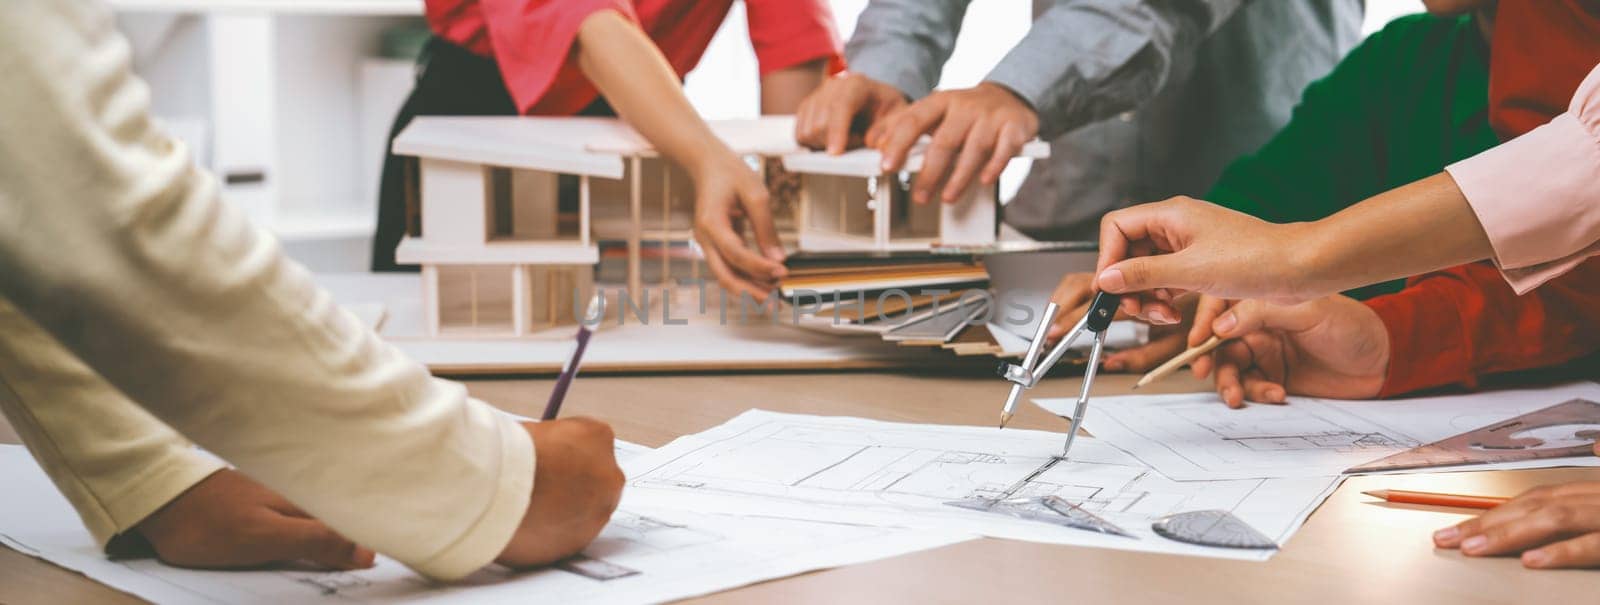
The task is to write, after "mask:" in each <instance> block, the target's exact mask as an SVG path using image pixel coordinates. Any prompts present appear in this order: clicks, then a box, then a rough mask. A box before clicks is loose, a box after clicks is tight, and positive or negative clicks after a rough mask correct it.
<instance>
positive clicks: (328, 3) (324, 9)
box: [110, 0, 422, 15]
mask: <svg viewBox="0 0 1600 605" xmlns="http://www.w3.org/2000/svg"><path fill="white" fill-rule="evenodd" d="M110 4H111V7H112V8H113V9H115V10H119V11H129V12H134V11H144V12H194V13H198V12H224V11H242V12H263V13H297V14H321V15H421V14H422V0H110Z"/></svg>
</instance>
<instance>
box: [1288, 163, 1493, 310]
mask: <svg viewBox="0 0 1600 605" xmlns="http://www.w3.org/2000/svg"><path fill="white" fill-rule="evenodd" d="M1300 228H1301V229H1303V231H1304V234H1305V235H1306V239H1305V245H1304V246H1302V247H1301V249H1300V250H1299V251H1298V253H1299V254H1300V255H1301V256H1302V258H1304V259H1305V260H1304V261H1303V263H1302V264H1303V266H1304V267H1305V269H1306V272H1305V276H1306V279H1307V281H1308V282H1309V283H1308V284H1307V286H1308V287H1309V288H1310V290H1315V291H1317V292H1319V293H1332V292H1338V291H1341V290H1347V289H1350V288H1356V287H1360V286H1365V285H1367V284H1374V283H1378V282H1382V281H1387V280H1391V279H1396V278H1403V277H1408V276H1412V275H1420V274H1423V273H1427V272H1429V271H1435V270H1438V269H1442V268H1445V267H1451V266H1455V265H1460V264H1464V263H1469V262H1473V261H1478V260H1483V259H1486V258H1489V257H1490V255H1492V254H1493V252H1494V251H1493V248H1492V247H1491V246H1490V245H1489V238H1488V236H1487V235H1485V233H1484V230H1483V226H1482V225H1480V224H1479V223H1478V218H1477V215H1476V214H1474V213H1473V212H1472V207H1471V206H1470V205H1468V204H1467V200H1466V198H1465V197H1464V196H1462V194H1461V190H1460V189H1458V188H1457V187H1456V185H1455V181H1453V180H1451V178H1450V176H1449V175H1447V174H1443V173H1441V174H1438V175H1434V176H1432V177H1428V178H1426V179H1423V180H1421V181H1417V182H1415V183H1411V184H1409V185H1406V186H1404V187H1400V188H1397V189H1393V190H1391V191H1387V192H1385V193H1382V194H1379V195H1377V196H1374V197H1371V198H1368V199H1367V200H1365V201H1362V202H1361V203H1359V204H1356V205H1354V206H1351V207H1349V208H1346V209H1344V210H1343V211H1340V212H1338V213H1337V214H1334V215H1333V216H1330V217H1328V218H1326V219H1322V220H1320V221H1316V222H1313V223H1306V224H1303V225H1301V226H1300ZM1308 291H1309V290H1308Z"/></svg>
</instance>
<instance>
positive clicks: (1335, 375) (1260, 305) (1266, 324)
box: [1190, 295, 1389, 408]
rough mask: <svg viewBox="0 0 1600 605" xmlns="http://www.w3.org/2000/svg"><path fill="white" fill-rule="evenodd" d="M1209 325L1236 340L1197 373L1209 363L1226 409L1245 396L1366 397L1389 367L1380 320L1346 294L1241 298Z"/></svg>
mask: <svg viewBox="0 0 1600 605" xmlns="http://www.w3.org/2000/svg"><path fill="white" fill-rule="evenodd" d="M1202 314H1203V313H1202ZM1210 326H1211V330H1212V331H1213V332H1214V333H1215V334H1216V335H1217V337H1219V338H1223V339H1236V340H1234V341H1233V342H1229V343H1226V344H1224V345H1222V346H1221V347H1219V348H1218V349H1217V350H1216V351H1215V352H1213V353H1212V359H1211V361H1210V362H1208V363H1206V364H1199V365H1197V366H1196V367H1195V373H1196V374H1197V375H1199V376H1200V377H1202V378H1203V377H1204V376H1205V374H1206V373H1208V372H1209V371H1210V368H1211V367H1213V366H1214V367H1215V368H1216V387H1217V394H1218V395H1220V396H1222V401H1223V402H1224V403H1226V404H1228V407H1231V408H1239V407H1243V406H1244V402H1245V401H1246V400H1249V401H1254V402H1259V403H1284V402H1285V400H1286V399H1285V398H1286V397H1287V396H1288V394H1289V393H1294V394H1296V395H1310V396H1313V397H1334V398H1339V399H1367V398H1371V397H1374V396H1377V394H1378V391H1379V390H1381V389H1382V388H1383V380H1384V376H1385V375H1386V373H1387V371H1388V368H1389V332H1388V330H1387V329H1386V328H1385V327H1384V325H1383V320H1382V319H1379V318H1378V314H1377V312H1375V311H1373V310H1372V309H1371V308H1370V307H1368V306H1367V305H1365V304H1363V303H1361V302H1360V301H1357V300H1354V299H1351V298H1348V297H1345V296H1338V295H1335V296H1328V297H1324V298H1319V299H1316V300H1313V301H1309V302H1304V303H1300V304H1296V305H1279V304H1274V303H1268V302H1263V301H1259V300H1246V301H1242V302H1239V303H1237V304H1234V305H1233V306H1232V307H1231V308H1229V309H1228V310H1227V311H1225V312H1223V313H1222V314H1221V315H1220V316H1218V317H1217V318H1216V320H1215V321H1212V322H1211V323H1210ZM1202 334H1203V331H1196V332H1192V333H1191V335H1190V337H1191V339H1192V338H1196V337H1199V336H1201V335H1202Z"/></svg>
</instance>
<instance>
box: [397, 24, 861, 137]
mask: <svg viewBox="0 0 1600 605" xmlns="http://www.w3.org/2000/svg"><path fill="white" fill-rule="evenodd" d="M732 5H733V0H427V16H428V23H429V25H431V26H432V27H433V31H434V33H435V34H437V35H438V36H439V37H441V38H444V39H445V40H448V41H450V42H452V43H454V44H456V45H458V46H461V47H464V48H466V49H468V50H470V51H472V52H475V53H477V54H479V55H482V56H485V57H491V58H494V59H495V60H496V61H497V62H498V63H499V66H500V74H501V77H502V78H503V79H504V80H505V83H506V88H507V89H509V90H510V92H511V98H512V100H514V101H516V104H517V110H518V111H521V112H522V113H524V114H538V115H572V114H576V113H578V111H580V110H582V109H583V108H584V107H587V106H588V105H589V104H590V103H593V102H594V100H595V99H596V98H598V97H599V96H600V93H599V91H597V90H595V88H594V85H592V84H590V83H589V81H588V79H587V78H585V77H584V75H583V72H582V71H580V70H579V69H578V64H577V60H576V57H574V56H573V54H572V52H571V50H572V44H573V41H574V40H576V39H577V35H578V26H579V25H580V24H582V23H583V20H584V19H585V18H587V17H588V16H589V15H592V14H594V13H595V12H596V11H602V10H614V11H616V12H617V13H618V14H621V15H622V16H624V17H626V18H628V19H630V20H632V21H633V22H635V23H637V24H639V28H640V29H642V30H644V32H645V34H647V35H649V36H650V39H651V40H652V41H654V42H655V44H656V47H657V48H660V49H661V53H662V54H663V55H664V56H666V58H667V62H668V63H670V64H671V65H672V69H673V71H676V72H677V74H678V77H679V78H682V77H683V76H684V75H686V74H688V73H689V70H691V69H693V68H694V66H695V64H696V63H698V62H700V56H701V55H703V54H705V51H706V46H707V45H709V44H710V43H711V37H712V36H713V35H715V34H716V33H717V28H718V27H721V26H722V21H723V19H724V18H726V17H727V15H728V9H729V8H730V7H732ZM745 11H746V12H747V13H748V16H749V25H750V43H751V45H752V46H754V47H755V51H756V59H757V61H758V62H759V63H760V66H761V75H766V74H768V73H771V72H773V71H777V70H780V69H784V68H787V67H793V66H795V65H799V64H801V63H805V62H808V61H814V60H817V59H828V60H829V61H830V62H831V63H832V65H831V66H830V69H831V70H837V69H840V68H842V67H843V62H842V59H841V50H840V44H839V36H838V33H837V31H836V28H835V27H834V24H833V12H832V11H831V10H829V9H828V4H827V2H825V1H824V0H745Z"/></svg>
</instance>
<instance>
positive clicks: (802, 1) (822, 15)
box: [744, 0, 844, 76]
mask: <svg viewBox="0 0 1600 605" xmlns="http://www.w3.org/2000/svg"><path fill="white" fill-rule="evenodd" d="M744 5H745V10H746V11H747V13H748V16H749V21H750V45H751V46H753V47H755V50H756V62H757V63H759V64H760V66H761V67H760V69H761V75H763V76H765V75H767V74H769V73H772V72H775V71H778V70H780V69H784V68H788V67H794V66H796V65H799V64H801V63H805V62H808V61H815V60H817V59H827V60H828V73H829V74H833V73H837V72H839V71H842V70H843V69H844V58H843V57H844V50H843V47H842V45H841V44H840V43H839V32H838V28H837V27H835V26H834V24H833V11H832V10H831V9H829V8H828V3H827V2H826V1H825V0H745V3H744Z"/></svg>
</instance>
